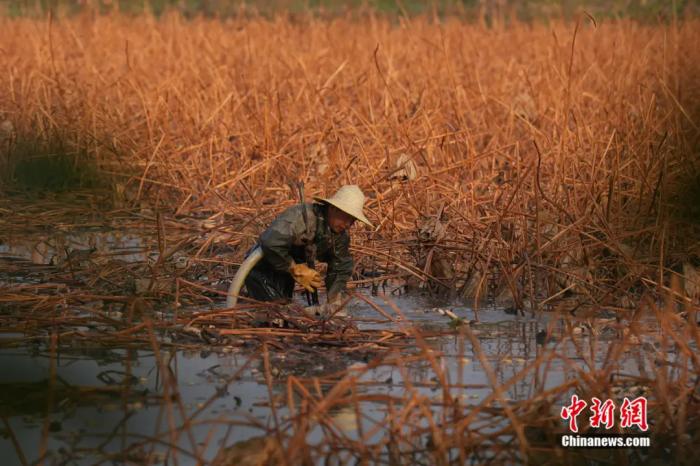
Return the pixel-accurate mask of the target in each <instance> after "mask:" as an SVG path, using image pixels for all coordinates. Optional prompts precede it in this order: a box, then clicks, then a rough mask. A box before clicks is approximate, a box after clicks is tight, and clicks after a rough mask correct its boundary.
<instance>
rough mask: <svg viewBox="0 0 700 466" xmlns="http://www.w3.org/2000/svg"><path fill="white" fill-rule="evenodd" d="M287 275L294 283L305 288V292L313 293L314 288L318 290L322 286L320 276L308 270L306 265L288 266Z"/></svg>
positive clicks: (293, 264)
mask: <svg viewBox="0 0 700 466" xmlns="http://www.w3.org/2000/svg"><path fill="white" fill-rule="evenodd" d="M289 273H290V274H291V275H292V278H293V279H294V281H295V282H297V283H298V284H300V285H301V286H303V287H304V288H306V290H307V291H310V292H313V291H314V288H320V287H321V285H323V280H321V274H320V273H318V272H316V271H315V270H314V269H311V268H309V267H308V266H307V265H306V264H296V263H294V262H292V265H291V266H289Z"/></svg>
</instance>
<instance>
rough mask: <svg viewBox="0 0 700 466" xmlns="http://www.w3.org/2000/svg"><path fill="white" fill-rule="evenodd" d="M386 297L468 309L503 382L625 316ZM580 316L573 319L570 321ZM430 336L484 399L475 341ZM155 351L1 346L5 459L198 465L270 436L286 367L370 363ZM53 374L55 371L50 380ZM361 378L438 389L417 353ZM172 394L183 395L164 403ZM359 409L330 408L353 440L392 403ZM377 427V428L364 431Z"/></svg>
mask: <svg viewBox="0 0 700 466" xmlns="http://www.w3.org/2000/svg"><path fill="white" fill-rule="evenodd" d="M64 241H66V242H71V241H72V242H73V243H74V244H78V243H79V244H81V245H82V246H84V247H85V249H87V248H102V249H105V250H110V251H121V253H123V254H124V255H125V256H126V257H127V258H128V259H129V260H133V261H139V260H144V257H145V255H146V254H147V252H148V251H147V250H146V249H145V248H144V245H143V242H142V240H141V239H140V237H139V236H138V235H115V234H113V233H105V234H100V235H93V236H92V239H91V240H90V242H88V243H85V242H84V241H83V240H82V239H81V238H73V239H71V238H64ZM44 243H45V247H41V248H40V250H39V251H38V252H37V246H36V244H39V243H35V245H34V246H32V247H24V249H23V247H21V246H18V245H17V244H14V245H3V246H0V253H4V254H5V255H6V256H13V257H18V258H22V259H25V260H31V261H32V262H34V263H35V264H51V263H52V262H51V261H52V260H53V259H52V257H56V256H57V255H60V254H59V253H60V250H61V248H63V249H66V247H65V246H64V245H60V244H57V243H56V242H55V241H54V242H53V243H52V242H51V241H50V240H48V239H47V240H44ZM72 247H73V248H75V246H72ZM42 248H43V249H42ZM369 298H370V299H373V300H374V301H375V302H376V304H377V305H379V306H382V307H383V308H384V309H385V310H386V312H387V313H389V314H392V313H393V311H392V310H391V307H390V306H388V305H387V304H386V303H385V302H384V301H383V300H382V299H380V298H377V297H374V298H372V297H369ZM393 299H394V302H395V304H396V305H397V306H398V307H399V308H400V309H401V310H402V311H403V312H404V314H405V316H406V318H407V320H408V322H404V324H403V325H408V324H410V325H415V326H417V327H419V328H424V329H426V330H431V329H439V330H446V329H447V328H448V323H449V322H448V320H447V318H446V317H444V316H442V315H439V314H438V313H437V312H435V311H434V310H433V308H434V307H435V306H446V305H449V306H450V308H451V309H452V310H453V311H454V312H455V313H456V314H457V315H458V316H459V317H460V318H462V319H463V320H464V321H466V322H471V324H470V328H471V330H472V332H473V333H474V334H475V335H476V338H477V339H478V341H479V344H480V346H481V349H482V351H483V354H484V355H485V358H486V361H487V363H488V365H489V366H490V368H491V369H492V370H493V372H494V373H495V377H496V379H497V381H498V382H499V383H503V382H506V381H508V380H509V379H511V378H513V377H514V376H515V375H516V374H518V373H519V372H520V371H522V370H523V368H524V367H526V366H527V365H528V364H529V363H531V362H532V361H533V360H534V359H535V358H537V356H538V355H539V354H540V353H541V352H542V351H545V350H546V348H550V347H552V346H553V345H558V346H557V351H559V352H560V353H561V354H562V355H564V356H566V357H567V358H569V360H570V361H573V363H574V366H578V367H580V368H583V369H584V370H590V369H592V368H594V367H601V365H602V364H603V363H604V361H605V357H606V351H607V348H608V346H609V345H610V343H611V342H612V341H614V340H615V339H617V338H619V328H615V327H614V326H613V325H611V324H610V322H607V321H603V320H596V321H591V320H590V319H589V320H588V321H587V323H586V325H581V327H580V331H578V332H576V333H575V335H576V336H575V337H574V338H568V337H562V335H563V334H564V333H567V332H564V327H565V326H566V325H571V322H564V321H559V320H555V321H554V322H553V321H552V319H557V318H556V317H554V316H553V315H552V314H548V313H540V314H539V315H537V316H534V315H529V314H528V315H526V316H514V315H511V314H509V313H506V312H505V311H504V310H503V309H500V308H496V307H491V308H487V309H481V310H480V311H479V312H478V313H475V312H474V311H473V310H471V309H470V308H468V307H465V306H463V305H460V303H440V302H435V301H433V300H428V299H427V298H422V297H415V296H413V297H407V296H404V297H399V298H393ZM348 311H349V314H350V315H352V316H353V317H356V318H357V319H358V321H359V322H360V324H359V325H360V327H363V326H366V327H369V326H377V325H379V324H374V323H366V322H365V323H363V322H362V321H363V319H371V318H376V317H377V314H376V313H375V311H374V310H373V309H371V307H370V306H368V305H366V304H364V303H362V302H355V303H352V304H351V305H350V306H349V309H348ZM381 325H388V324H381ZM391 325H395V324H391ZM574 325H577V324H576V323H575V322H574ZM548 327H549V328H550V329H551V330H552V331H551V332H550V333H549V334H548V335H549V337H547V338H543V337H544V330H545V329H546V328H548ZM649 335H652V336H653V334H649ZM18 336H21V335H19V334H10V333H3V334H0V338H2V339H12V338H17V337H18ZM162 338H163V341H167V339H168V338H169V337H168V335H162ZM649 338H651V336H649ZM0 341H1V340H0ZM427 343H428V345H429V346H430V347H431V348H432V349H433V350H434V354H435V356H436V358H437V361H438V363H439V365H440V366H441V368H442V370H443V371H444V372H445V374H446V376H447V378H448V381H449V382H450V384H451V385H452V386H453V387H452V388H451V389H450V390H451V396H453V397H458V398H460V399H461V400H462V402H463V405H466V406H469V405H477V404H479V403H480V402H481V401H482V400H483V399H484V398H485V397H487V396H489V395H490V394H491V393H492V388H491V383H490V381H489V379H488V377H487V376H486V371H485V370H484V366H483V365H482V362H481V361H480V359H479V357H478V355H477V354H475V352H474V350H473V346H472V344H471V342H470V341H469V339H467V338H466V337H464V336H461V335H460V334H459V333H456V332H455V333H454V334H452V335H450V336H443V337H438V338H431V339H428V341H427ZM638 343H639V345H640V346H639V347H641V346H642V345H647V347H650V348H651V349H652V350H653V349H654V348H653V345H654V341H653V340H649V341H639V342H638ZM159 355H160V357H161V358H162V359H163V360H162V361H160V362H159V361H157V358H156V356H155V355H154V353H153V352H151V351H145V350H142V349H133V348H129V347H122V348H119V347H110V348H105V347H104V346H102V345H100V344H99V342H95V344H94V345H84V346H82V347H62V346H59V347H58V349H57V350H56V353H55V355H54V356H55V357H52V355H51V352H50V349H49V346H48V343H47V342H46V341H41V342H38V343H36V344H30V345H27V346H22V347H13V348H3V349H0V385H1V387H0V414H1V415H2V419H3V424H2V425H0V432H1V433H2V435H1V436H0V458H3V461H2V464H21V462H20V459H19V456H20V455H23V456H24V457H25V458H26V461H28V462H29V463H32V462H33V461H36V460H38V459H39V458H40V457H41V455H42V452H46V456H47V457H48V458H49V459H50V463H55V464H63V463H64V462H66V461H67V462H69V463H70V464H95V463H99V462H101V461H107V462H108V463H109V462H111V461H117V462H119V461H132V462H135V463H142V462H148V463H151V464H161V463H163V462H164V461H165V458H166V457H165V452H166V451H167V444H175V445H179V447H180V448H181V451H180V453H179V455H178V464H194V463H195V459H194V458H193V456H192V455H191V452H193V451H198V452H199V455H200V456H201V457H203V458H205V459H207V460H211V459H213V458H214V457H215V456H216V454H217V452H219V451H220V450H221V449H222V448H228V447H231V446H234V447H233V448H234V449H235V448H236V447H235V445H241V442H242V441H245V440H248V439H254V438H258V437H260V436H262V435H265V433H266V432H267V431H268V429H269V428H270V427H272V426H274V425H275V422H284V420H285V418H286V417H287V415H288V412H287V410H286V408H285V406H284V405H283V404H278V405H276V408H277V409H276V413H273V412H272V410H271V407H270V399H271V397H272V398H279V397H282V399H284V396H285V394H286V379H287V377H288V376H289V375H295V376H298V377H306V378H310V377H325V376H328V375H331V374H335V373H338V372H339V371H342V370H346V369H350V370H353V369H357V370H361V369H363V368H364V367H365V365H366V363H367V361H366V360H363V359H362V358H361V357H352V356H349V355H347V354H344V353H342V352H340V351H333V350H324V351H323V352H314V353H305V352H303V351H299V350H298V349H297V350H295V351H290V352H284V353H281V352H277V353H271V355H270V367H271V370H270V372H271V375H272V377H273V380H272V385H271V387H268V385H267V384H266V381H265V375H264V373H265V371H264V365H263V361H262V359H261V357H260V351H259V350H251V349H247V348H244V347H218V348H213V347H202V348H198V349H197V350H173V351H170V352H168V351H166V350H163V351H161V353H160V354H159ZM669 357H671V358H672V357H673V356H672V355H670V356H669ZM615 365H616V368H617V370H618V371H619V372H620V373H625V374H633V375H634V374H642V375H645V374H648V373H653V371H654V369H655V368H654V367H652V365H653V363H651V362H650V361H649V359H648V358H643V357H642V356H641V352H640V351H629V352H626V353H624V354H623V357H621V358H620V359H619V360H617V361H616V362H615ZM574 366H572V365H571V364H570V363H564V362H563V359H562V358H557V359H554V360H552V362H551V363H550V364H548V365H547V367H546V369H539V370H532V371H529V372H528V373H527V375H525V376H524V377H522V379H520V380H519V381H518V382H516V383H514V384H512V385H510V386H509V387H508V388H507V390H506V391H505V393H504V400H502V402H506V403H507V402H509V400H525V399H530V398H532V397H533V396H535V395H537V394H539V393H541V392H543V391H544V390H547V389H548V388H552V387H556V386H559V385H561V384H562V383H563V382H565V381H567V380H570V379H572V378H576V377H577V374H576V373H575V372H574V371H575V369H574V368H573V367H574ZM52 373H55V376H54V377H53V383H52V384H49V380H51V379H52V375H51V374H52ZM361 381H362V382H364V383H366V385H364V387H366V388H364V390H366V391H368V392H371V393H374V394H385V395H396V396H398V397H400V396H402V395H403V393H404V392H405V390H406V387H407V386H411V387H415V388H416V389H417V390H419V391H420V393H422V394H423V395H424V396H426V397H429V398H432V399H434V400H435V401H436V402H439V400H440V399H441V397H442V396H444V393H443V390H442V389H441V388H440V386H439V384H438V380H437V377H436V374H435V372H434V370H433V368H432V367H431V366H430V364H429V363H428V362H427V361H425V360H420V361H417V362H412V363H407V364H406V367H405V370H400V369H398V368H397V367H396V366H381V365H380V366H379V367H376V368H374V369H371V370H368V371H367V372H366V373H365V374H364V375H363V376H362V377H361ZM269 390H271V391H272V393H270V392H269ZM168 398H169V399H171V400H177V401H176V402H166V400H167V399H168ZM436 409H437V408H436ZM361 410H362V412H363V413H364V414H365V415H366V416H365V417H363V418H362V419H361V420H359V421H358V419H357V418H356V416H355V410H354V407H350V406H348V407H347V408H341V409H337V410H336V411H335V412H333V417H334V420H335V423H336V425H337V426H338V427H339V428H340V429H342V430H343V431H344V434H345V435H346V436H347V437H348V438H350V439H358V438H359V434H358V431H357V428H358V422H359V423H360V427H361V428H362V430H363V431H364V432H367V431H368V430H369V429H370V428H371V427H372V424H373V420H379V419H382V418H383V417H384V416H385V415H386V405H385V404H380V403H372V402H362V403H361ZM273 414H276V416H274V415H273ZM186 418H187V419H189V421H190V423H189V424H190V425H189V428H188V429H186V431H185V432H184V433H182V434H179V435H174V434H170V433H168V432H169V431H170V429H171V427H179V426H181V425H182V424H183V421H184V419H186ZM5 423H6V424H5ZM491 428H492V429H494V428H495V426H492V427H491ZM384 434H385V433H384V432H382V431H379V432H377V433H376V435H375V438H374V439H369V442H370V443H371V442H372V440H378V439H380V438H381V437H383V436H384ZM323 436H324V431H323V430H321V428H317V429H316V430H314V431H312V432H311V433H310V435H309V437H308V442H309V443H310V444H318V443H321V442H322V440H323ZM18 452H21V453H18ZM171 463H172V460H170V463H169V464H171Z"/></svg>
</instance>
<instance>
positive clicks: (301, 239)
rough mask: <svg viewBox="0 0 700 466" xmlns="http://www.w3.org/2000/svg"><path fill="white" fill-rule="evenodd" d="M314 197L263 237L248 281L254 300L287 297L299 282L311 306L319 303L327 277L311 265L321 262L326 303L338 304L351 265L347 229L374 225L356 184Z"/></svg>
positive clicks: (282, 217)
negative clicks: (259, 255)
mask: <svg viewBox="0 0 700 466" xmlns="http://www.w3.org/2000/svg"><path fill="white" fill-rule="evenodd" d="M314 200H315V201H316V202H314V203H307V204H303V205H302V204H297V205H295V206H292V207H290V208H288V209H287V210H285V211H284V212H282V213H281V214H280V215H279V216H278V217H277V218H276V219H275V220H274V221H273V222H272V224H271V225H270V226H269V227H268V228H267V230H265V231H264V232H263V233H262V234H261V235H260V240H259V245H260V248H261V249H262V253H263V257H262V259H261V260H260V262H258V263H257V264H256V265H255V267H254V268H253V269H252V270H251V271H250V273H249V274H248V276H247V278H246V280H245V285H246V288H247V289H248V295H249V296H250V297H251V298H254V299H257V300H259V301H275V300H288V299H290V298H291V297H292V294H293V292H294V282H297V283H299V284H300V285H301V286H303V287H304V288H305V289H306V290H307V291H308V293H309V294H307V298H309V299H310V302H309V304H318V302H317V300H318V298H317V296H318V294H317V292H316V289H317V288H319V287H321V286H322V285H323V284H324V280H323V279H322V278H321V274H319V273H318V272H317V271H316V270H315V269H314V268H313V265H314V262H315V261H320V262H325V263H327V264H328V270H327V273H326V277H325V286H326V290H327V300H328V303H331V304H336V305H337V304H340V293H341V292H342V291H344V290H345V286H346V284H347V282H348V279H349V278H350V275H351V273H352V267H353V261H352V256H351V255H350V249H349V246H350V235H349V234H348V230H349V229H350V227H351V226H352V224H353V223H354V222H355V220H359V221H361V222H363V223H365V224H367V225H369V226H372V224H371V223H370V222H369V220H367V217H365V215H364V213H363V212H362V208H363V206H364V203H365V195H364V194H363V193H362V191H361V190H360V188H359V187H358V186H356V185H347V186H343V187H341V188H340V189H339V190H338V192H336V193H335V195H333V197H330V198H328V199H323V198H314ZM311 296H315V301H316V302H311V301H312V300H311Z"/></svg>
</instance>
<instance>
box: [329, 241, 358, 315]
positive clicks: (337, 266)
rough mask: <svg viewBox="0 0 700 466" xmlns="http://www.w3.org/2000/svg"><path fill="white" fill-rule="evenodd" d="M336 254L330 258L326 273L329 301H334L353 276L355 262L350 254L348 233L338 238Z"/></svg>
mask: <svg viewBox="0 0 700 466" xmlns="http://www.w3.org/2000/svg"><path fill="white" fill-rule="evenodd" d="M334 249H335V254H331V255H330V257H329V258H328V272H327V273H326V290H327V295H328V301H329V302H332V301H334V300H335V299H336V298H337V297H338V296H339V295H340V292H341V291H344V290H345V287H346V285H347V283H348V280H349V279H350V276H351V275H352V268H353V260H352V255H351V254H350V236H349V235H348V234H347V233H343V234H341V235H340V236H339V237H338V238H336V245H335V248H334Z"/></svg>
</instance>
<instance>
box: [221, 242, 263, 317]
mask: <svg viewBox="0 0 700 466" xmlns="http://www.w3.org/2000/svg"><path fill="white" fill-rule="evenodd" d="M262 257H263V251H262V248H261V247H260V246H256V247H255V249H253V250H252V251H251V252H250V254H249V255H248V257H246V258H245V260H244V261H243V263H242V264H241V266H240V267H239V268H238V271H237V272H236V275H234V276H233V280H231V285H229V287H228V293H227V294H226V307H233V306H235V305H236V303H237V302H238V293H240V291H241V288H243V282H245V279H246V277H247V276H248V274H249V273H250V271H251V270H252V269H253V267H255V264H257V263H258V262H260V259H262Z"/></svg>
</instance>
